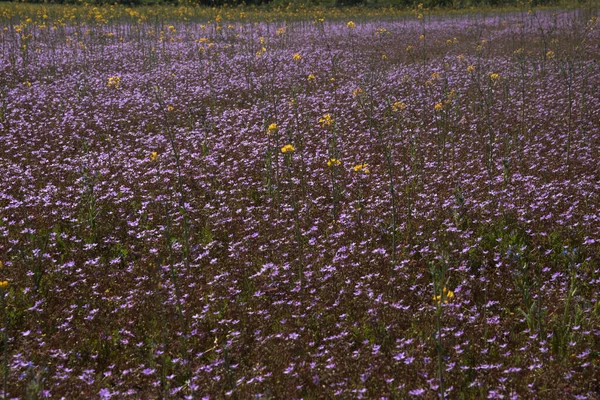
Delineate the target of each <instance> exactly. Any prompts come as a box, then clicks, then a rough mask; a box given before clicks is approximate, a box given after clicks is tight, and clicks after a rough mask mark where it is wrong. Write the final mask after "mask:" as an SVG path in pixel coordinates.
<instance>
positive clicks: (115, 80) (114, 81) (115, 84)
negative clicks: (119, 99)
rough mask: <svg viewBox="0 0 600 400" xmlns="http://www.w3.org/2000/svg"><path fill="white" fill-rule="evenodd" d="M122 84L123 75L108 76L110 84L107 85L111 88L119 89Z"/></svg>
mask: <svg viewBox="0 0 600 400" xmlns="http://www.w3.org/2000/svg"><path fill="white" fill-rule="evenodd" d="M120 85H121V77H120V76H111V77H109V78H108V84H107V86H108V87H109V88H115V89H118V88H119V87H120Z"/></svg>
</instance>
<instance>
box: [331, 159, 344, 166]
mask: <svg viewBox="0 0 600 400" xmlns="http://www.w3.org/2000/svg"><path fill="white" fill-rule="evenodd" d="M341 163H342V162H341V161H340V160H338V159H337V158H330V159H329V161H327V166H328V167H335V166H338V165H340V164H341Z"/></svg>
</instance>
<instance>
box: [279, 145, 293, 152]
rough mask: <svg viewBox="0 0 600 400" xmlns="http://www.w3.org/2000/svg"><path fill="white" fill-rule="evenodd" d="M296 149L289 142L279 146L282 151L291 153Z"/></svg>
mask: <svg viewBox="0 0 600 400" xmlns="http://www.w3.org/2000/svg"><path fill="white" fill-rule="evenodd" d="M295 150H296V149H295V148H294V146H292V145H291V144H286V145H285V146H283V147H282V148H281V152H282V153H293V152H294V151H295Z"/></svg>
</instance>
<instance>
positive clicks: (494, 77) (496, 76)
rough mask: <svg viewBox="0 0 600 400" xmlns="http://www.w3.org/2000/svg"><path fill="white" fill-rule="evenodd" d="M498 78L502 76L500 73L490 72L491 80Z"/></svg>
mask: <svg viewBox="0 0 600 400" xmlns="http://www.w3.org/2000/svg"><path fill="white" fill-rule="evenodd" d="M498 78H500V75H498V74H496V73H493V72H490V79H491V80H493V81H495V80H498Z"/></svg>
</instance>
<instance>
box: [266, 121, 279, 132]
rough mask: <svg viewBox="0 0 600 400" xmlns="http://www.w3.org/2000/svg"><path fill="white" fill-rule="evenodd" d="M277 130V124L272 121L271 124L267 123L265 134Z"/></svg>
mask: <svg viewBox="0 0 600 400" xmlns="http://www.w3.org/2000/svg"><path fill="white" fill-rule="evenodd" d="M276 130H277V124H275V123H273V124H271V125H269V128H268V130H267V135H270V134H271V133H273V132H275V131H276Z"/></svg>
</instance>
